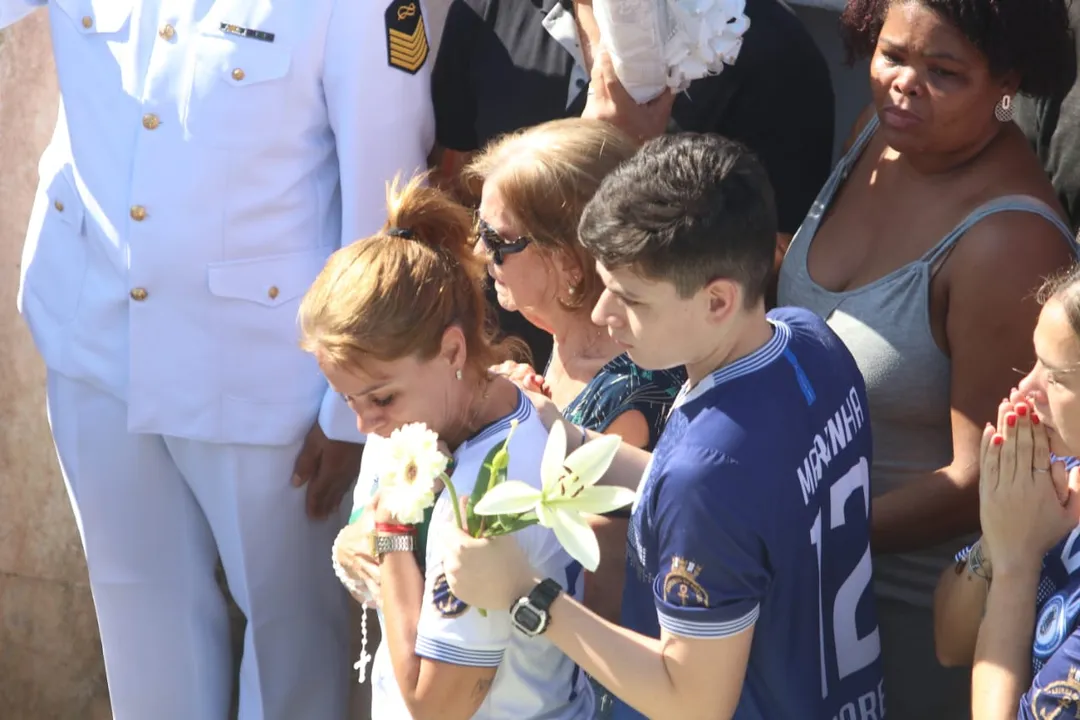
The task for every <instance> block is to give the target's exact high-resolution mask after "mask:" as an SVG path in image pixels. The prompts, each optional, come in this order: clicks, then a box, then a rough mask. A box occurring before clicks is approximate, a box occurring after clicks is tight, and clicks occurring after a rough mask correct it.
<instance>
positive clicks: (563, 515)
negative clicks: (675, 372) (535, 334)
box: [474, 422, 634, 571]
mask: <svg viewBox="0 0 1080 720" xmlns="http://www.w3.org/2000/svg"><path fill="white" fill-rule="evenodd" d="M621 443H622V440H621V438H619V437H618V436H617V435H604V436H603V437H601V438H598V439H596V440H593V441H592V442H587V443H585V444H584V445H582V446H581V447H579V448H578V449H577V450H575V451H574V452H572V453H570V456H569V457H566V429H565V428H564V427H563V424H562V423H561V422H557V423H555V425H554V426H553V427H552V428H551V434H550V435H548V441H547V445H546V446H545V447H544V456H543V459H542V460H541V461H540V479H541V482H542V487H541V488H540V489H539V490H538V489H536V488H534V487H532V486H531V485H527V484H526V483H523V482H521V481H520V480H507V481H506V482H503V483H500V484H499V485H496V486H495V487H493V488H492V489H491V490H489V491H488V492H487V493H485V494H484V497H483V498H481V499H480V501H479V502H478V503H476V507H475V508H474V512H475V513H476V514H477V515H520V514H522V513H526V512H529V511H534V512H535V513H536V517H537V520H539V522H540V524H541V525H543V526H544V527H546V528H551V529H552V530H554V531H555V537H557V538H558V539H559V543H560V544H561V545H562V546H563V548H565V549H566V551H567V552H568V553H570V555H571V557H573V558H574V559H575V560H577V561H578V562H580V563H581V565H582V566H583V567H584V568H586V569H587V570H590V571H595V570H596V568H597V566H598V565H599V564H600V545H599V544H598V543H597V541H596V534H595V533H594V532H593V530H592V528H591V527H589V524H588V523H587V522H586V520H585V518H584V517H582V515H583V514H585V513H588V514H601V513H606V512H611V511H612V510H616V509H618V508H621V507H625V506H626V505H629V504H630V503H632V502H633V501H634V492H633V491H631V490H628V489H626V488H621V487H612V486H608V485H599V486H598V485H597V484H596V482H597V481H598V480H599V479H600V478H601V477H602V476H603V474H604V473H605V472H607V469H608V467H609V466H610V465H611V461H612V460H614V459H615V453H616V452H618V449H619V445H620V444H621Z"/></svg>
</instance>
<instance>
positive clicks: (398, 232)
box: [386, 227, 416, 240]
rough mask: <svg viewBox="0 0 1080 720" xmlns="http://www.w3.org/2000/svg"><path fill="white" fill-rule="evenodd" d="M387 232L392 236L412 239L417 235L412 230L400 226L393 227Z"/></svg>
mask: <svg viewBox="0 0 1080 720" xmlns="http://www.w3.org/2000/svg"><path fill="white" fill-rule="evenodd" d="M386 234H387V235H390V236H392V237H399V238H405V239H406V240H412V239H413V238H415V237H416V233H414V232H413V231H412V230H409V229H407V228H400V227H392V228H390V229H389V230H387V231H386Z"/></svg>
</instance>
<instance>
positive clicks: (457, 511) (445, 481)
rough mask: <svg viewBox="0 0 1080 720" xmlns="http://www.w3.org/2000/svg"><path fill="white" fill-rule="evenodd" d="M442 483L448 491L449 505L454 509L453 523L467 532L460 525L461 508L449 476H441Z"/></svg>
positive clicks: (466, 528) (444, 474)
mask: <svg viewBox="0 0 1080 720" xmlns="http://www.w3.org/2000/svg"><path fill="white" fill-rule="evenodd" d="M442 481H443V485H445V486H446V489H447V490H449V491H450V505H451V506H452V507H453V508H454V521H455V522H456V523H457V526H458V527H464V528H465V530H466V532H468V527H467V526H465V525H462V523H461V508H459V507H458V496H457V490H455V489H454V483H453V482H451V480H450V476H449V475H447V474H446V473H443V474H442Z"/></svg>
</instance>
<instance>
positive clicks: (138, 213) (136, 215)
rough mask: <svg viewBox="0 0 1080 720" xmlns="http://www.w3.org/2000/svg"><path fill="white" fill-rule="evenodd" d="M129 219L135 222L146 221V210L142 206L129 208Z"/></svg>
mask: <svg viewBox="0 0 1080 720" xmlns="http://www.w3.org/2000/svg"><path fill="white" fill-rule="evenodd" d="M131 219H132V220H134V221H135V222H142V221H143V220H145V219H146V208H144V207H143V206H142V205H135V206H134V207H132V208H131Z"/></svg>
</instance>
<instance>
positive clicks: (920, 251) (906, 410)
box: [779, 0, 1074, 720]
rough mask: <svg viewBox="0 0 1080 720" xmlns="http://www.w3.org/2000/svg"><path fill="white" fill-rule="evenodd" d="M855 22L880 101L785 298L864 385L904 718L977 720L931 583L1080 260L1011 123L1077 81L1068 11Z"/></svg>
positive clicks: (889, 635)
mask: <svg viewBox="0 0 1080 720" xmlns="http://www.w3.org/2000/svg"><path fill="white" fill-rule="evenodd" d="M843 29H844V31H845V33H846V35H847V38H846V39H847V40H848V42H849V47H850V48H851V49H852V51H853V53H854V54H855V55H857V56H858V55H869V56H872V60H871V66H870V80H871V88H872V91H873V97H874V107H873V108H871V109H870V110H868V111H867V113H866V114H865V116H864V117H863V118H862V119H861V121H860V123H859V125H858V127H857V128H856V133H855V137H854V138H853V140H852V141H851V143H850V148H849V150H848V152H847V154H846V155H845V156H844V157H843V159H842V160H841V161H840V163H839V164H838V166H837V167H836V169H835V171H834V172H833V175H832V177H831V178H830V179H829V181H828V183H827V184H826V186H825V187H824V188H823V189H822V191H821V194H820V195H819V196H818V199H817V201H816V202H815V204H814V206H813V208H812V209H811V211H810V214H809V215H808V216H807V218H806V220H805V221H804V223H803V225H802V227H801V229H800V230H799V232H798V233H797V234H796V235H795V238H794V240H793V241H792V244H791V247H790V250H789V251H788V254H787V256H786V258H785V260H784V263H783V266H782V268H781V273H780V282H779V301H780V304H782V305H799V306H803V307H806V308H809V309H811V310H813V311H815V312H817V313H818V314H820V315H821V316H823V317H824V318H826V319H827V320H828V322H829V325H830V326H831V327H832V328H833V330H835V331H836V332H837V334H838V335H839V336H840V337H841V338H842V339H843V340H844V342H845V343H846V344H847V345H848V347H849V349H850V350H851V352H852V354H853V355H854V356H855V359H856V361H857V362H858V363H859V367H860V369H861V370H862V372H863V375H864V377H865V379H866V386H867V392H868V395H869V401H870V408H869V411H870V417H871V423H872V427H873V433H874V460H873V466H872V471H871V483H872V491H873V494H874V501H873V508H872V513H873V538H872V543H873V546H872V547H873V551H874V553H875V554H874V577H875V590H876V597H877V603H878V608H877V609H878V618H879V623H880V641H881V648H882V653H883V660H884V666H885V693H886V697H887V707H888V709H889V713H888V717H889V719H890V720H937V719H939V718H941V719H943V720H961V719H962V718H967V717H970V704H969V703H970V691H969V682H970V672H969V670H968V669H967V668H951V669H950V668H945V667H943V666H942V664H941V663H940V662H939V661H938V659H937V658H936V657H935V652H934V635H933V616H932V610H931V608H932V603H933V590H934V586H935V584H936V582H937V578H938V576H939V575H940V573H941V572H942V570H943V568H945V567H946V566H948V565H950V563H951V560H952V557H953V553H954V552H955V551H956V550H957V549H959V548H960V547H961V546H963V545H964V544H965V542H966V538H967V537H968V536H970V534H971V533H973V532H974V531H976V530H977V529H978V519H979V515H978V471H979V463H978V453H979V440H980V435H981V432H982V428H983V425H984V424H985V423H986V422H987V421H990V420H993V419H994V418H995V417H996V409H997V400H998V399H999V398H1000V397H1001V396H1002V395H1004V394H1007V392H1008V390H1009V388H1010V386H1012V385H1013V384H1015V383H1016V382H1017V381H1019V379H1020V377H1021V374H1020V373H1018V372H1017V369H1019V368H1028V367H1030V366H1031V365H1032V363H1033V361H1034V358H1033V356H1032V349H1031V339H1030V338H1031V332H1032V329H1033V328H1034V326H1035V319H1036V317H1037V314H1038V305H1037V303H1036V302H1035V298H1034V295H1033V292H1034V290H1035V289H1036V288H1037V287H1038V286H1039V285H1040V283H1041V280H1042V278H1043V277H1044V276H1046V275H1049V274H1052V273H1053V272H1055V271H1056V270H1058V269H1060V268H1063V267H1065V266H1067V265H1068V264H1069V263H1070V262H1071V260H1072V258H1073V256H1074V246H1073V242H1072V235H1071V233H1070V232H1069V229H1068V228H1067V226H1066V225H1065V224H1064V223H1063V222H1062V220H1061V217H1062V212H1061V209H1060V208H1059V207H1058V205H1057V201H1056V199H1055V196H1054V191H1053V188H1052V187H1051V185H1050V183H1049V181H1048V180H1047V178H1046V176H1045V175H1044V173H1043V170H1042V168H1041V167H1040V165H1039V163H1038V160H1037V159H1036V157H1035V155H1034V153H1033V152H1032V151H1031V149H1030V148H1029V147H1028V145H1027V144H1026V142H1025V140H1024V137H1023V135H1022V134H1021V133H1020V131H1019V130H1018V129H1017V128H1016V127H1015V126H1014V125H1013V123H1012V122H1011V117H1010V108H1011V100H1012V97H1013V95H1014V94H1015V93H1016V92H1017V91H1023V92H1025V93H1028V94H1032V95H1043V94H1050V93H1053V92H1054V91H1056V90H1057V89H1058V86H1059V85H1062V84H1067V83H1068V82H1069V80H1068V78H1066V77H1064V74H1065V68H1066V67H1067V65H1066V64H1063V63H1061V62H1060V61H1061V59H1062V58H1064V57H1068V55H1067V54H1068V53H1071V44H1070V40H1069V37H1068V35H1067V16H1066V9H1065V6H1064V4H1063V1H1062V0H1039V2H1031V0H996V1H992V0H909V1H908V2H892V3H889V2H887V1H886V0H851V2H849V3H848V6H847V9H846V11H845V13H844V17H843ZM979 48H984V49H986V50H985V51H984V50H980V49H979ZM943 660H944V661H945V662H956V663H958V664H959V663H963V662H964V660H963V659H953V658H943Z"/></svg>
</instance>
